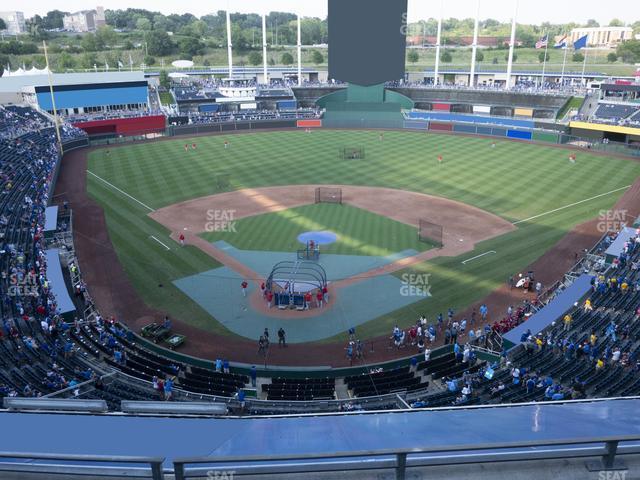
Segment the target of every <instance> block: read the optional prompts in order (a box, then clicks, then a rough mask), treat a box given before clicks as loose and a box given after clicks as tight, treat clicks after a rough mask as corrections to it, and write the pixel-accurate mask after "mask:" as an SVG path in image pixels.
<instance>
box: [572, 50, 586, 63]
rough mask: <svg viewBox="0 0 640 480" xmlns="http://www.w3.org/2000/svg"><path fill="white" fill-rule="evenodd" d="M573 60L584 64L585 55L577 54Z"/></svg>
mask: <svg viewBox="0 0 640 480" xmlns="http://www.w3.org/2000/svg"><path fill="white" fill-rule="evenodd" d="M571 60H572V61H574V62H584V55H583V54H581V53H580V52H576V53H574V54H573V56H572V57H571Z"/></svg>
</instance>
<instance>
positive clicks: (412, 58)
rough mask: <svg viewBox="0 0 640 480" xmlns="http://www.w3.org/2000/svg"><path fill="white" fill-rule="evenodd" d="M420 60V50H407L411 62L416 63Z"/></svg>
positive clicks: (408, 59)
mask: <svg viewBox="0 0 640 480" xmlns="http://www.w3.org/2000/svg"><path fill="white" fill-rule="evenodd" d="M418 60H420V55H418V52H416V51H415V50H413V49H412V50H409V51H408V52H407V61H408V62H411V63H416V62H417V61H418Z"/></svg>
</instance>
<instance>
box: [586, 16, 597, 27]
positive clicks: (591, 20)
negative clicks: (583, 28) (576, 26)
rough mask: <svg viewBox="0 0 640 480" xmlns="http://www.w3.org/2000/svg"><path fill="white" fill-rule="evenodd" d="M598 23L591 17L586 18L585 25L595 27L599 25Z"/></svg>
mask: <svg viewBox="0 0 640 480" xmlns="http://www.w3.org/2000/svg"><path fill="white" fill-rule="evenodd" d="M599 26H600V24H599V23H598V22H596V21H595V20H594V19H593V18H590V19H589V20H587V27H588V28H596V27H599Z"/></svg>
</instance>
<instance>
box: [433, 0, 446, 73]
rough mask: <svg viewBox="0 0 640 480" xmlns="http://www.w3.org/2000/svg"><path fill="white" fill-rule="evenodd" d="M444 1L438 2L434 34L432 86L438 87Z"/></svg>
mask: <svg viewBox="0 0 640 480" xmlns="http://www.w3.org/2000/svg"><path fill="white" fill-rule="evenodd" d="M443 10H444V0H440V15H439V16H438V33H437V34H436V64H435V67H434V69H433V84H434V85H438V69H439V67H440V38H441V37H442V14H443Z"/></svg>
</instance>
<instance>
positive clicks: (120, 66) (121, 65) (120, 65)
mask: <svg viewBox="0 0 640 480" xmlns="http://www.w3.org/2000/svg"><path fill="white" fill-rule="evenodd" d="M122 67H124V65H123V64H122V62H121V61H120V60H118V68H122Z"/></svg>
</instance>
